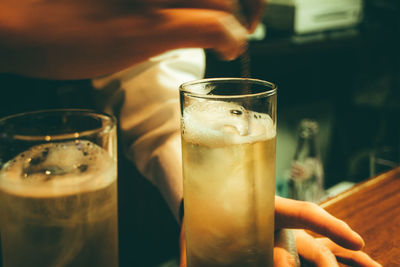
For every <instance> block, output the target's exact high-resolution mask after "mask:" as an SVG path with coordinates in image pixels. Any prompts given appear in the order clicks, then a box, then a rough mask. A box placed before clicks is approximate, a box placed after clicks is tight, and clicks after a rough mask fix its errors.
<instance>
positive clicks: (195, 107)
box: [182, 100, 276, 146]
mask: <svg viewBox="0 0 400 267" xmlns="http://www.w3.org/2000/svg"><path fill="white" fill-rule="evenodd" d="M182 120H183V121H182V125H183V127H184V134H183V138H184V139H185V140H186V141H187V142H191V143H198V144H203V145H207V146H224V145H229V144H243V143H252V142H257V141H262V140H266V139H270V138H273V137H275V132H276V130H275V125H274V123H273V121H272V119H271V117H270V116H269V115H267V114H264V113H259V112H254V111H251V110H246V109H245V108H244V107H243V106H241V105H239V104H237V103H234V102H223V101H211V100H207V101H198V102H194V103H193V104H191V105H190V106H189V107H187V108H185V110H184V111H183V119H182Z"/></svg>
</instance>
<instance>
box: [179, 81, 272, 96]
mask: <svg viewBox="0 0 400 267" xmlns="http://www.w3.org/2000/svg"><path fill="white" fill-rule="evenodd" d="M211 82H213V83H215V84H221V83H240V82H243V83H248V84H258V85H264V86H265V87H266V88H267V87H268V88H269V89H266V90H265V91H263V92H257V93H247V94H238V95H208V94H202V93H196V92H193V91H191V90H188V87H190V86H192V85H198V84H206V83H211ZM277 89H278V87H277V86H276V84H274V83H272V82H268V81H264V80H260V79H254V78H229V77H226V78H206V79H199V80H193V81H189V82H185V83H183V84H181V85H180V86H179V91H180V92H181V93H183V94H185V95H187V96H191V97H199V98H206V99H235V98H249V97H260V96H265V97H267V96H272V95H276V92H277Z"/></svg>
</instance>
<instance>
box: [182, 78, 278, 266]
mask: <svg viewBox="0 0 400 267" xmlns="http://www.w3.org/2000/svg"><path fill="white" fill-rule="evenodd" d="M276 90H277V89H276V86H275V85H274V84H272V83H269V82H266V81H261V80H256V79H242V78H220V79H205V80H199V81H193V82H189V83H185V84H183V85H181V87H180V97H181V115H182V119H181V133H182V157H183V179H184V204H185V205H184V221H185V234H186V249H187V266H188V267H211V266H213V267H222V266H224V267H227V266H229V267H236V266H237V267H239V266H240V267H243V266H247V267H269V266H271V267H272V266H273V236H274V194H275V144H276V141H275V140H276Z"/></svg>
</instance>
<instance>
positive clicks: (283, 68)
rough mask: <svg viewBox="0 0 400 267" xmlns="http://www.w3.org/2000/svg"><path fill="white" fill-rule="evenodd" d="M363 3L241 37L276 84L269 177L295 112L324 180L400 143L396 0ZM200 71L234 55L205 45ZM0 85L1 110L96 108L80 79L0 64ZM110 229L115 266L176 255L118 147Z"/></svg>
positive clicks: (288, 150)
mask: <svg viewBox="0 0 400 267" xmlns="http://www.w3.org/2000/svg"><path fill="white" fill-rule="evenodd" d="M364 11H365V15H364V18H363V21H362V23H361V24H360V25H359V26H357V27H355V28H352V29H342V30H338V31H329V32H324V33H319V34H318V35H312V34H311V35H307V36H293V34H292V33H290V32H274V31H273V30H269V29H268V25H267V34H266V38H265V40H261V41H252V42H251V43H250V44H249V53H250V58H251V60H250V64H251V73H252V77H254V78H260V79H264V80H268V81H271V82H274V83H276V84H277V85H278V88H279V89H278V114H279V115H278V156H277V159H278V179H279V178H280V177H279V176H280V175H283V174H282V173H283V171H284V170H285V168H286V167H288V164H289V162H290V160H291V158H292V156H293V153H294V144H295V142H296V140H295V139H296V136H295V130H296V127H297V124H298V122H299V120H300V119H301V118H304V117H311V118H314V119H316V120H317V121H318V122H319V125H320V127H321V133H320V135H319V142H320V147H321V154H322V156H323V162H324V168H325V179H326V182H325V186H326V187H330V186H332V185H334V184H337V183H339V182H341V181H343V180H348V181H352V182H359V181H362V180H364V179H366V178H368V177H369V175H370V174H369V153H370V151H373V150H374V149H376V148H378V147H381V146H384V145H389V146H392V147H396V146H400V145H399V144H400V129H399V128H400V69H399V63H400V52H399V49H400V43H399V42H400V41H399V39H400V38H399V35H400V30H399V29H400V23H399V18H400V14H399V13H400V12H399V2H398V1H397V0H372V1H367V0H366V1H365V10H364ZM206 76H207V77H222V76H229V77H232V76H235V77H237V76H241V64H240V60H236V61H232V62H222V61H220V60H219V59H218V58H217V57H216V56H215V55H214V54H213V53H211V52H209V51H207V72H206ZM0 90H1V96H0V116H5V115H8V114H13V113H17V112H22V111H29V110H36V109H43V108H57V107H80V108H94V109H95V108H96V107H95V106H94V104H93V102H92V96H91V88H90V82H89V81H87V80H81V81H48V80H38V79H30V78H26V77H20V76H16V75H7V74H1V75H0ZM280 130H282V131H280ZM119 151H122V149H120V150H119ZM119 229H120V255H121V258H120V266H158V265H159V264H160V263H162V262H165V261H166V260H168V259H171V258H173V257H176V256H177V255H178V235H179V227H178V226H177V224H176V222H175V220H174V218H173V217H172V215H171V213H170V212H169V210H168V208H167V206H166V204H165V203H164V201H163V199H162V198H161V196H160V194H159V193H158V191H157V189H156V188H154V187H153V186H152V185H151V184H150V183H149V182H147V181H146V180H145V179H144V178H143V177H142V176H141V175H140V174H138V172H137V170H136V168H135V167H134V166H133V165H132V164H131V163H130V162H128V161H127V160H126V159H125V157H124V156H123V155H120V159H119ZM21 256H23V255H21ZM0 262H1V261H0ZM0 266H1V263H0Z"/></svg>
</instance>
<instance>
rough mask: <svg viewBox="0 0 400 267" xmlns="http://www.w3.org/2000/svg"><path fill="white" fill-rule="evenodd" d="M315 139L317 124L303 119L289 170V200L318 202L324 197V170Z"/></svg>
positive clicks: (316, 136)
mask: <svg viewBox="0 0 400 267" xmlns="http://www.w3.org/2000/svg"><path fill="white" fill-rule="evenodd" d="M317 138H318V124H317V122H316V121H314V120H311V119H303V120H302V121H301V122H300V127H299V132H298V141H297V147H296V151H295V154H294V157H293V161H292V164H291V168H290V175H289V182H288V187H289V192H288V193H289V197H290V198H293V199H297V200H304V201H311V202H318V201H319V200H321V198H322V197H323V195H324V189H323V183H324V170H323V166H322V161H321V159H320V153H319V148H318V145H317Z"/></svg>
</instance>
